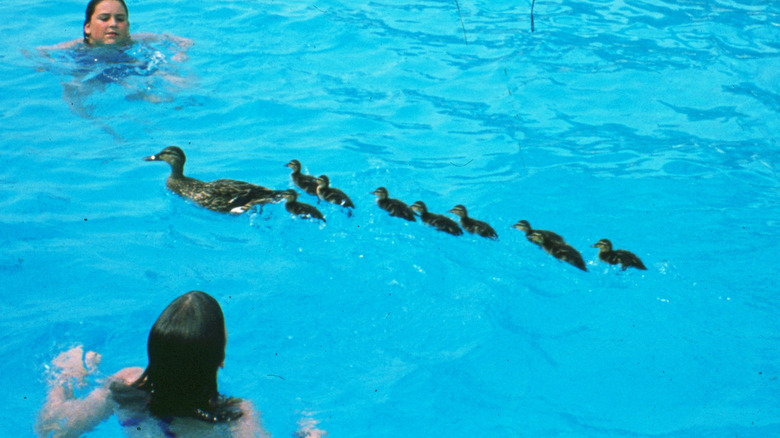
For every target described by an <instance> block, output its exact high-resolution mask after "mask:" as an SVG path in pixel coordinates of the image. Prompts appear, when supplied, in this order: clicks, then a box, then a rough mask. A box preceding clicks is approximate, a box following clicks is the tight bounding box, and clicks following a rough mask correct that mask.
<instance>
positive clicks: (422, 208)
mask: <svg viewBox="0 0 780 438" xmlns="http://www.w3.org/2000/svg"><path fill="white" fill-rule="evenodd" d="M411 209H412V210H414V211H415V212H416V213H417V215H418V216H420V220H422V221H423V223H425V224H427V225H430V226H432V227H435V228H436V229H437V230H439V231H444V232H445V233H449V234H452V235H453V236H460V235H462V234H463V230H461V229H460V227H459V226H458V223H457V222H455V221H454V220H452V219H450V218H448V217H447V216H444V215H441V214H436V213H431V212H429V211H428V207H427V206H426V205H425V203H424V202H422V201H416V202H415V203H414V204H412V205H411Z"/></svg>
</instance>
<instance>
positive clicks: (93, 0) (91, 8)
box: [82, 0, 130, 44]
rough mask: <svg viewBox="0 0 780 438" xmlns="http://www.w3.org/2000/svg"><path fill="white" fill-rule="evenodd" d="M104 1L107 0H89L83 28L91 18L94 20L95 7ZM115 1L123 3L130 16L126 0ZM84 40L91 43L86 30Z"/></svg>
mask: <svg viewBox="0 0 780 438" xmlns="http://www.w3.org/2000/svg"><path fill="white" fill-rule="evenodd" d="M104 1H106V0H89V3H87V11H86V13H85V14H84V15H85V16H84V26H82V28H84V27H86V26H87V23H89V22H90V20H92V16H93V15H95V8H97V6H98V5H99V4H101V3H103V2H104ZM115 1H118V2H119V3H122V6H123V7H124V8H125V15H127V17H128V18H129V17H130V11H129V10H128V9H127V4H126V3H125V0H115ZM84 42H85V43H87V44H89V36H88V35H87V32H86V31H85V32H84Z"/></svg>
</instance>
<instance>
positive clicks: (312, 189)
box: [292, 174, 317, 196]
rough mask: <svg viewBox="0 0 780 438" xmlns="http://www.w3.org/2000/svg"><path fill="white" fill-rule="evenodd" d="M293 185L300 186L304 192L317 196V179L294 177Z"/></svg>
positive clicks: (305, 176)
mask: <svg viewBox="0 0 780 438" xmlns="http://www.w3.org/2000/svg"><path fill="white" fill-rule="evenodd" d="M292 180H293V183H295V185H296V186H298V187H299V188H300V189H301V190H303V191H304V192H306V193H308V194H310V195H314V196H317V178H315V177H313V176H311V175H304V174H299V175H293V177H292Z"/></svg>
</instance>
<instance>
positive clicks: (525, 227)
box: [512, 219, 531, 233]
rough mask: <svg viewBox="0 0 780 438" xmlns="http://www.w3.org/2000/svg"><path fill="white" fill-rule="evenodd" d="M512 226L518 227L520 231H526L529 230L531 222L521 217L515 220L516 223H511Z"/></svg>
mask: <svg viewBox="0 0 780 438" xmlns="http://www.w3.org/2000/svg"><path fill="white" fill-rule="evenodd" d="M512 228H515V229H518V230H520V231H523V232H525V233H527V232H529V231H531V224H530V223H528V221H527V220H525V219H522V220H519V221H517V223H516V224H514V225H512Z"/></svg>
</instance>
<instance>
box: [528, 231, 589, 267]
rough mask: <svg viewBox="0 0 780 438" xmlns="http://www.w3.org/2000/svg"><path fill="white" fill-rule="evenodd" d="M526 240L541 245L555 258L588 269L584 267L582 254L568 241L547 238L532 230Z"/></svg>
mask: <svg viewBox="0 0 780 438" xmlns="http://www.w3.org/2000/svg"><path fill="white" fill-rule="evenodd" d="M528 240H530V241H531V242H533V243H535V244H537V245H539V246H541V247H542V249H543V250H545V251H546V252H547V254H550V255H551V256H553V257H555V258H556V259H558V260H561V261H564V262H566V263H569V264H571V265H573V266H576V267H578V268H580V269H582V270H583V271H587V270H588V268H586V267H585V261H584V260H582V254H580V252H579V251H577V250H576V249H574V248H573V247H572V246H571V245H569V244H568V243H566V242H562V241H559V240H549V239H547V238H546V237H545V236H544V234H542V233H540V232H539V231H532V232H531V234H530V235H529V236H528Z"/></svg>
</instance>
